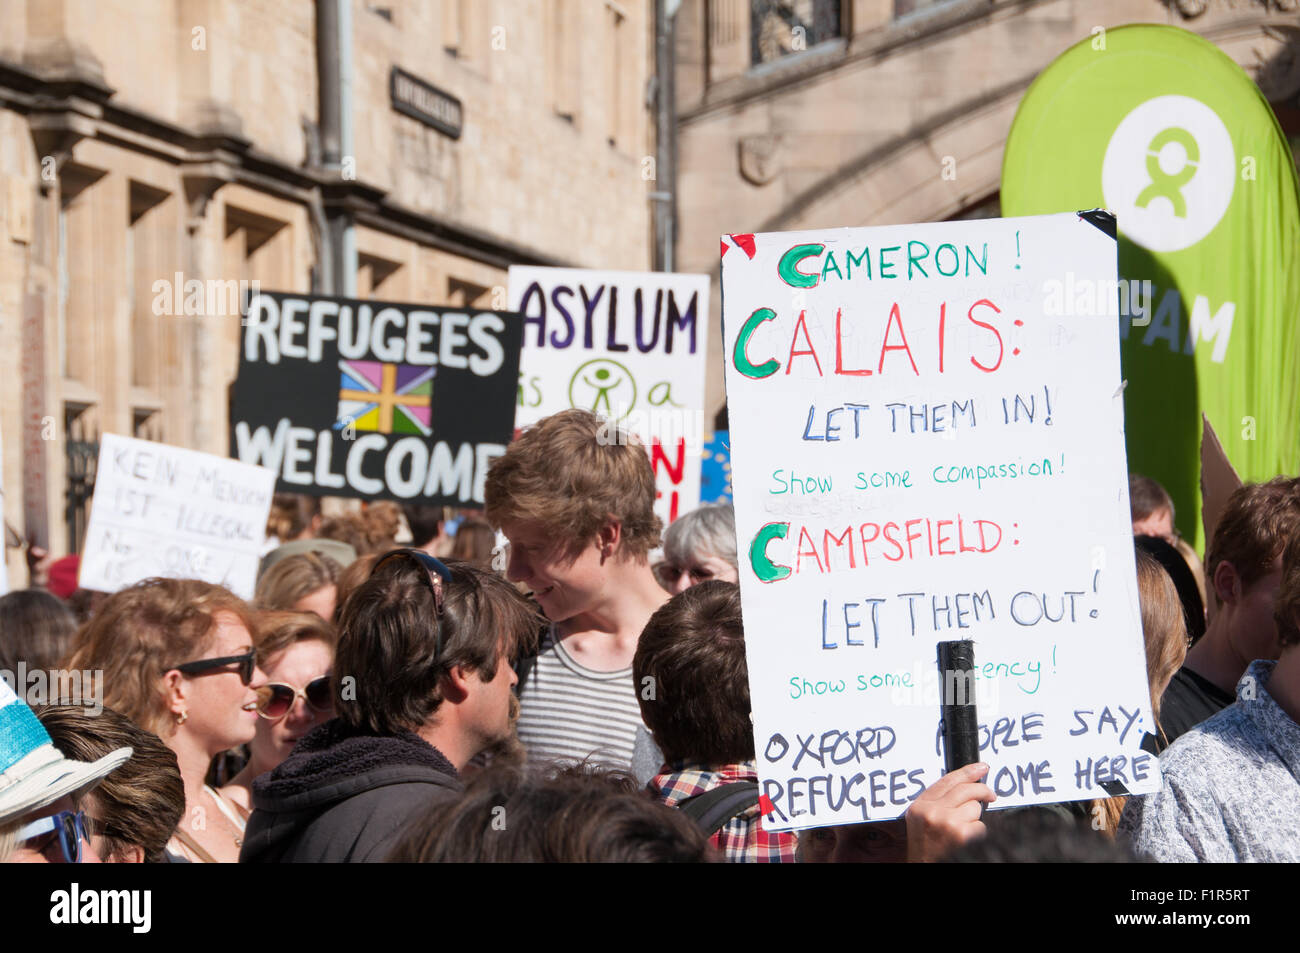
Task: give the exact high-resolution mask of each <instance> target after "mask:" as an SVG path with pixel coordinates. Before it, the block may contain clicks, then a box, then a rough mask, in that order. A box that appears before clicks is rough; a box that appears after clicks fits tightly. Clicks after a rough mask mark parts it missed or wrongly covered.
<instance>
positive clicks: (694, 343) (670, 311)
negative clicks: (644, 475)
mask: <svg viewBox="0 0 1300 953" xmlns="http://www.w3.org/2000/svg"><path fill="white" fill-rule="evenodd" d="M509 299H510V306H511V308H512V309H513V310H515V311H518V312H520V313H521V314H522V315H523V319H524V346H523V357H522V359H521V360H520V365H519V387H518V410H517V412H516V415H515V425H516V426H518V427H520V428H523V427H527V426H528V425H530V424H534V423H536V422H537V421H539V420H541V419H542V418H543V417H547V416H549V415H551V414H554V413H557V412H558V411H561V410H567V409H569V408H571V407H577V408H581V409H583V410H590V411H592V412H593V413H595V414H599V415H600V416H602V417H604V418H606V419H607V420H609V421H610V422H611V427H610V430H611V433H617V429H616V428H615V427H614V426H613V425H614V424H617V425H618V427H619V428H623V429H625V430H626V431H628V432H630V433H632V434H635V435H636V436H637V437H638V438H640V439H641V440H642V441H643V442H644V443H645V445H646V450H647V452H648V453H649V454H650V462H651V464H652V465H653V467H654V471H655V491H656V500H655V512H656V513H657V514H658V515H659V517H660V519H662V520H663V521H664V523H665V524H667V523H669V522H671V521H672V520H674V519H676V518H677V517H678V515H679V514H681V513H685V512H687V511H688V510H691V509H694V508H695V507H696V506H698V505H699V502H700V456H701V452H702V448H703V443H704V357H705V349H706V343H707V341H708V326H709V320H708V317H709V279H708V276H707V275H679V274H672V273H667V272H629V271H587V270H582V269H576V268H534V267H523V266H514V267H512V268H511V269H510V292H509Z"/></svg>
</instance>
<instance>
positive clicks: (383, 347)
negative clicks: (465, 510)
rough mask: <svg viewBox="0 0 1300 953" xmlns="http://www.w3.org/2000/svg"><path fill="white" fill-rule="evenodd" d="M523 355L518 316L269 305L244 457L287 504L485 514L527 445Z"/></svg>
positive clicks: (261, 326) (269, 300)
mask: <svg viewBox="0 0 1300 953" xmlns="http://www.w3.org/2000/svg"><path fill="white" fill-rule="evenodd" d="M522 342H523V321H522V319H521V318H520V316H519V315H517V314H511V313H508V312H500V311H478V310H473V309H457V308H435V307H428V306H425V305H415V304H393V303H391V302H386V301H357V300H354V299H351V298H326V297H317V296H311V295H295V294H283V293H270V294H266V293H263V294H259V295H256V296H254V297H253V299H252V301H251V302H250V303H249V307H248V316H247V318H246V319H245V321H244V328H243V331H242V334H241V339H240V355H239V378H238V380H237V381H236V382H235V388H234V399H233V401H232V407H231V423H230V452H231V456H233V457H236V458H238V459H239V460H242V461H244V462H245V463H256V464H260V465H262V466H265V467H269V468H270V469H272V470H275V471H276V473H277V474H278V481H277V484H276V489H277V490H280V491H284V492H296V493H309V494H313V495H321V496H324V495H330V496H354V497H366V498H385V499H394V500H419V501H421V502H427V503H432V504H437V505H448V506H474V505H482V502H483V483H484V480H485V479H486V477H487V468H488V465H489V464H490V463H491V461H492V460H493V459H494V458H495V457H498V456H500V455H501V454H503V453H505V448H506V444H507V443H509V442H510V440H511V438H512V436H513V433H514V420H515V401H516V393H517V382H518V377H519V354H520V349H521V347H522Z"/></svg>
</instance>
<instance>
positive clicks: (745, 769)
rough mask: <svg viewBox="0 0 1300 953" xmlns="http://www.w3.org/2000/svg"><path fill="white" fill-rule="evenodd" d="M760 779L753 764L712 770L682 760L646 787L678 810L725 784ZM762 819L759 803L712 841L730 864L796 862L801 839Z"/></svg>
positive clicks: (737, 817) (727, 825)
mask: <svg viewBox="0 0 1300 953" xmlns="http://www.w3.org/2000/svg"><path fill="white" fill-rule="evenodd" d="M757 780H758V771H757V769H756V768H755V767H754V762H752V761H742V762H740V763H738V764H724V765H721V766H718V767H712V768H709V767H705V766H704V765H699V764H688V763H685V762H681V761H679V762H676V763H673V764H666V765H664V766H663V771H662V772H660V773H659V774H657V775H655V776H654V777H653V778H651V779H650V783H649V784H648V785H646V787H647V789H648V790H649V792H650V794H651V795H652V796H653V797H654V798H655V800H657V801H662V802H663V803H664V804H667V805H668V806H669V807H676V806H677V805H678V804H680V803H681V802H682V801H684V800H686V799H687V798H688V797H694V796H695V795H697V794H703V793H704V792H705V791H712V790H713V789H714V788H716V787H720V786H722V785H723V784H728V783H730V782H732V781H757ZM760 820H761V819H760V817H759V813H758V805H757V804H755V805H754V806H753V807H751V808H749V809H748V810H746V811H744V812H743V813H741V814H739V815H737V816H736V817H733V818H732V819H731V820H730V821H728V822H727V823H726V824H724V825H723V826H722V828H721V829H720V830H719V831H718V832H717V833H716V834H714V835H713V836H712V837H711V838H710V839H709V842H710V843H711V844H713V846H715V847H717V848H718V849H719V850H720V851H722V854H723V856H724V857H725V858H726V860H727V862H728V863H733V864H735V863H746V864H792V863H794V860H795V857H794V854H795V847H796V846H797V845H798V843H799V839H798V836H797V835H796V834H795V833H794V832H793V831H772V832H768V831H765V830H763V828H762V824H761V823H760Z"/></svg>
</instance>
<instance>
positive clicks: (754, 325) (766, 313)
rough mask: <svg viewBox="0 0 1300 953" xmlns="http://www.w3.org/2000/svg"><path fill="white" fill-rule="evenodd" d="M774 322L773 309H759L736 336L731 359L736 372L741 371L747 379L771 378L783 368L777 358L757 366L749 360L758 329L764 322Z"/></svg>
mask: <svg viewBox="0 0 1300 953" xmlns="http://www.w3.org/2000/svg"><path fill="white" fill-rule="evenodd" d="M774 320H776V312H775V311H773V310H772V309H771V308H759V309H758V310H757V311H755V312H754V313H753V314H751V315H750V316H749V318H748V320H746V321H745V324H744V326H743V327H741V329H740V333H739V334H737V335H736V348H735V350H734V351H733V352H732V355H731V358H732V362H733V363H734V364H735V367H736V370H738V371H740V373H742V374H744V375H745V376H746V377H752V378H754V379H755V380H759V379H761V378H764V377H771V376H772V375H773V374H775V373H776V372H777V371H778V370H780V368H781V362H780V361H778V360H777V359H776V358H771V359H770V360H767V361H764V362H763V363H762V364H759V365H757V366H755V364H754V363H753V362H752V361H751V360H750V359H749V354H748V350H747V349H748V348H749V339H750V337H751V336H752V335H753V334H754V332H755V331H756V330H757V329H758V326H759V325H760V324H762V323H763V322H764V321H774Z"/></svg>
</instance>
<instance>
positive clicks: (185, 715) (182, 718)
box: [176, 711, 190, 727]
mask: <svg viewBox="0 0 1300 953" xmlns="http://www.w3.org/2000/svg"><path fill="white" fill-rule="evenodd" d="M189 717H190V713H189V712H188V711H183V712H181V713H180V714H179V715H177V716H176V725H177V727H180V726H181V725H183V724H185V722H186V721H188V720H189Z"/></svg>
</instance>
